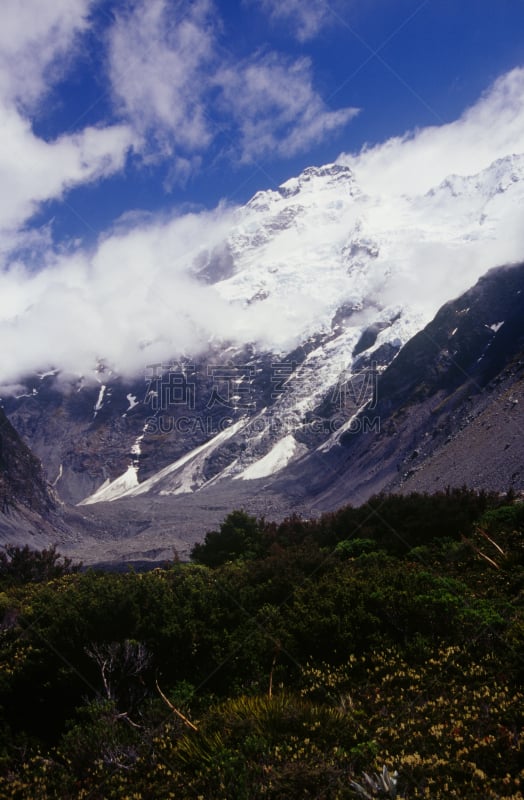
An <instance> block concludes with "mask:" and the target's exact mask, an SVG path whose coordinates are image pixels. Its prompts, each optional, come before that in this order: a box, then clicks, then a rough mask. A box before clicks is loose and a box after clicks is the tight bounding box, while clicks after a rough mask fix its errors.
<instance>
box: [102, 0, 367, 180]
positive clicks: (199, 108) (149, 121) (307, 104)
mask: <svg viewBox="0 0 524 800" xmlns="http://www.w3.org/2000/svg"><path fill="white" fill-rule="evenodd" d="M219 29H220V18H219V17H218V15H217V13H216V11H215V9H214V7H213V5H212V3H211V0H197V2H195V3H193V4H191V5H187V4H184V3H181V4H179V5H176V6H174V5H172V4H170V3H169V2H168V0H147V2H145V0H143V1H142V2H139V3H137V4H136V5H134V6H133V8H132V11H131V12H129V13H127V14H125V15H121V16H119V17H118V18H117V21H116V24H115V25H114V27H113V29H112V31H111V33H110V36H109V52H110V76H111V82H112V87H113V93H114V95H115V98H116V100H117V103H118V107H119V109H120V111H121V113H122V114H123V115H124V117H125V118H127V119H129V120H130V121H131V122H132V124H133V125H134V126H135V128H137V129H138V130H139V131H140V132H141V133H142V135H143V137H144V140H147V139H148V138H149V140H151V138H152V139H153V140H154V146H155V147H156V148H157V150H159V151H160V153H161V154H162V155H164V156H165V155H167V154H171V153H173V152H174V153H175V154H176V155H177V157H179V158H182V159H185V161H181V162H180V165H181V166H182V167H183V169H182V174H183V175H184V176H185V177H187V169H185V167H188V166H190V165H191V160H190V159H188V156H191V155H194V154H203V153H205V152H206V151H207V150H208V149H209V148H210V146H211V145H212V144H213V143H214V142H215V141H216V140H217V139H218V138H219V137H220V135H221V134H222V133H223V132H224V131H225V132H226V136H228V137H229V139H230V141H231V143H232V144H231V148H230V155H231V156H232V158H233V159H234V158H237V157H238V155H240V159H241V160H242V161H249V160H252V159H254V158H257V157H259V156H262V155H265V156H267V155H270V154H271V155H273V156H276V157H288V156H293V155H296V154H297V153H299V152H304V151H305V150H307V149H308V147H311V146H312V145H314V144H317V143H318V142H320V141H322V140H323V139H325V138H326V137H327V136H328V135H329V134H330V133H331V132H332V131H334V130H338V129H340V128H342V127H343V126H344V125H346V124H347V123H348V122H349V121H350V120H351V119H352V117H353V116H354V115H355V114H356V110H355V109H350V108H345V109H340V110H335V111H332V110H330V109H329V108H328V107H327V106H326V104H325V103H324V101H323V100H322V98H321V96H320V95H319V93H318V92H317V91H316V90H315V88H314V86H313V75H312V68H311V63H310V61H309V60H307V59H304V58H302V59H298V60H295V61H293V60H291V59H289V58H286V57H284V56H282V55H280V54H277V53H275V52H270V53H265V54H255V55H254V56H252V57H251V58H248V59H245V60H242V61H235V60H234V58H233V56H232V55H231V54H230V53H228V52H226V51H225V50H223V49H222V48H220V46H219V39H218V33H219ZM150 143H151V142H150Z"/></svg>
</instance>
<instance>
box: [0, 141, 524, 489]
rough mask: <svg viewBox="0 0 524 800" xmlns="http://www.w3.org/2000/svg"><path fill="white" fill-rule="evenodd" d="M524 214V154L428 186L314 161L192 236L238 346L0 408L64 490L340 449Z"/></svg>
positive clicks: (239, 479)
mask: <svg viewBox="0 0 524 800" xmlns="http://www.w3.org/2000/svg"><path fill="white" fill-rule="evenodd" d="M523 212H524V155H514V156H508V157H507V158H505V159H502V160H499V161H497V162H495V163H494V164H492V165H491V166H490V167H489V168H487V169H486V170H484V171H483V172H481V173H480V174H478V175H474V176H457V175H453V176H449V177H448V178H447V179H446V180H445V181H444V182H442V183H441V184H440V185H439V186H436V187H434V188H432V189H431V190H430V191H429V192H427V193H426V194H424V195H423V196H408V195H402V196H394V195H380V196H377V195H372V194H367V193H366V191H365V187H362V186H359V182H358V175H355V174H354V173H353V172H352V170H351V169H350V168H349V167H347V166H345V165H343V164H331V165H327V166H324V167H320V168H316V167H312V168H310V169H307V170H305V171H304V172H303V173H302V174H301V175H300V176H298V177H297V178H293V179H291V180H289V181H287V182H286V183H284V184H282V186H280V187H278V189H276V190H274V191H265V192H260V193H258V194H257V195H255V196H254V197H253V198H252V200H251V201H250V202H249V203H248V204H247V205H246V206H244V207H243V208H241V209H238V210H237V211H236V212H235V214H234V219H233V223H232V225H231V228H230V229H229V231H228V232H227V234H226V235H225V237H224V239H223V241H221V243H220V244H219V245H216V244H215V245H214V246H213V247H208V246H207V245H206V243H205V242H203V243H202V246H201V247H200V248H199V247H195V252H194V254H193V256H192V259H191V262H190V263H188V264H187V269H188V271H189V272H190V273H191V274H192V275H193V277H194V278H196V279H197V280H198V281H200V282H201V283H204V284H208V285H211V286H212V287H213V291H214V292H216V296H217V297H218V298H220V301H221V308H222V309H227V313H228V314H229V315H230V320H229V322H230V325H229V328H230V331H231V336H230V340H229V341H227V342H225V341H223V340H221V339H218V338H217V339H216V340H214V341H212V342H210V343H209V347H208V350H207V351H206V352H199V353H194V354H187V353H186V354H183V355H181V354H180V353H173V358H172V359H171V360H169V361H168V362H163V363H158V364H155V365H151V364H144V372H143V373H142V374H141V375H139V376H138V377H137V378H136V380H133V381H128V380H123V379H122V378H120V377H119V376H118V375H115V374H114V373H112V372H111V370H110V369H109V368H108V367H107V366H104V364H103V362H101V364H100V366H99V369H98V373H97V382H96V385H95V384H93V383H92V382H91V383H89V382H86V381H84V380H83V379H82V378H81V377H80V376H69V377H66V376H63V375H62V376H60V375H56V374H51V373H45V374H41V375H39V376H36V377H33V378H30V379H28V380H27V382H26V387H25V389H24V390H23V391H18V392H17V395H15V396H12V395H11V396H7V392H6V391H4V392H2V394H3V396H4V405H5V407H6V410H7V411H8V413H9V415H10V417H11V419H12V421H13V422H14V424H15V426H16V427H17V428H18V430H19V431H20V432H21V433H22V434H23V436H24V437H25V438H26V440H27V441H28V442H29V443H30V445H31V446H32V448H33V449H34V451H35V452H36V453H37V455H39V457H40V458H41V459H42V461H43V463H44V465H45V467H46V469H47V474H48V477H49V479H50V481H51V483H53V485H54V486H55V489H56V491H57V492H58V493H59V494H60V495H61V496H62V497H63V498H64V499H65V500H66V501H68V502H70V503H85V504H92V503H97V502H104V501H114V500H117V499H119V498H122V497H127V498H130V497H136V498H139V497H142V498H147V497H156V496H162V497H166V496H173V497H175V496H179V495H182V494H191V493H194V492H198V491H200V490H201V489H202V488H204V487H208V488H209V487H211V486H215V487H216V486H219V485H221V484H225V483H228V485H229V484H230V485H231V486H235V485H236V486H239V485H240V484H241V483H246V482H249V481H253V480H259V479H265V478H270V477H271V478H272V477H274V476H275V475H276V474H278V473H280V472H282V471H283V470H285V468H288V467H290V465H293V464H294V463H298V462H299V461H300V460H301V459H304V458H306V457H307V456H308V454H311V453H315V452H318V453H325V452H328V451H329V450H330V449H332V447H334V446H336V445H338V443H339V442H340V440H341V437H343V436H344V434H345V433H346V432H347V431H348V430H350V429H351V426H352V424H354V421H355V420H358V419H360V417H359V412H361V411H362V409H363V408H364V407H366V406H367V407H368V408H372V407H373V404H374V403H375V401H376V398H375V394H376V385H377V380H378V379H379V376H380V375H381V373H382V372H383V371H384V370H385V369H386V368H387V367H388V365H389V364H391V363H392V361H393V360H394V358H395V357H396V355H397V354H398V352H399V350H400V349H401V348H402V347H403V345H405V344H406V343H407V342H408V341H409V340H410V339H411V338H412V337H413V336H414V335H415V334H416V333H417V331H420V330H421V329H422V328H423V326H424V325H426V324H427V323H428V322H429V321H430V320H431V319H432V317H433V316H434V314H435V313H436V311H437V310H438V308H439V306H440V305H441V304H442V303H443V302H444V301H446V300H449V299H450V298H451V297H455V296H457V295H459V294H460V293H461V292H462V291H465V290H466V289H467V288H468V287H469V286H470V285H472V284H473V283H474V282H475V280H476V279H477V278H478V277H479V276H480V275H481V274H483V273H484V272H485V271H486V269H488V268H489V267H491V266H493V265H494V264H496V263H503V262H504V261H507V260H508V259H510V258H511V257H512V254H513V252H514V251H516V250H517V249H518V242H517V241H516V238H517V237H516V236H515V221H516V220H517V218H522V215H523ZM509 233H511V235H509ZM522 246H523V248H524V241H523V242H522ZM222 327H223V328H224V327H227V326H222Z"/></svg>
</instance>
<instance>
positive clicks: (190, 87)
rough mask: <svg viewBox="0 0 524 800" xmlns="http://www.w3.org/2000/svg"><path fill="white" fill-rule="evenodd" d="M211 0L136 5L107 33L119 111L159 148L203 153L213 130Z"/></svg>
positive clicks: (150, 1) (151, 1) (152, 0)
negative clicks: (209, 94)
mask: <svg viewBox="0 0 524 800" xmlns="http://www.w3.org/2000/svg"><path fill="white" fill-rule="evenodd" d="M210 10H211V7H210V3H209V2H208V0H196V2H195V3H193V4H192V5H189V6H187V5H186V4H183V3H180V4H178V5H177V6H173V5H170V4H169V3H168V2H166V0H147V2H146V1H144V2H140V3H137V4H136V5H135V6H134V7H133V9H132V10H131V11H130V12H128V13H127V14H122V15H120V16H118V17H117V21H116V23H115V25H114V26H113V28H112V30H111V31H110V35H109V58H110V78H111V83H112V87H113V93H114V95H115V97H116V100H117V103H118V106H119V108H120V110H121V112H122V113H123V114H124V115H125V116H126V117H128V118H130V119H131V120H132V122H133V124H134V125H135V126H136V127H137V128H138V130H139V131H141V132H142V133H143V134H144V135H145V134H146V133H148V132H151V130H152V129H153V130H154V134H155V137H156V139H157V145H158V143H159V140H160V143H163V144H164V145H165V146H166V147H167V150H168V151H169V150H170V149H171V143H172V142H174V143H175V144H176V145H179V146H181V147H183V148H184V149H185V150H186V151H189V152H193V151H196V150H201V149H205V148H206V147H207V146H208V145H209V143H210V141H211V139H212V135H213V134H212V130H211V128H210V124H209V120H208V118H207V115H206V99H205V97H206V94H207V91H208V88H209V78H208V69H209V67H210V65H211V64H212V63H213V61H214V60H215V52H214V51H215V33H214V25H213V20H212V18H211V14H210Z"/></svg>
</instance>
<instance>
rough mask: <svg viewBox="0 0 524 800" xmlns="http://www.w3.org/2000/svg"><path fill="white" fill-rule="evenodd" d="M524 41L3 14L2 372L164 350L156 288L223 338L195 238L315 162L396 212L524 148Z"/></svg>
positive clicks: (494, 35) (408, 4) (202, 0)
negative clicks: (198, 268)
mask: <svg viewBox="0 0 524 800" xmlns="http://www.w3.org/2000/svg"><path fill="white" fill-rule="evenodd" d="M523 33H524V0H496V2H495V1H494V0H491V2H488V1H487V0H285V2H283V1H282V0H228V2H226V1H225V0H2V3H1V6H0V141H1V147H0V187H1V191H0V340H1V341H2V345H3V352H4V359H3V363H2V364H0V373H1V374H0V378H1V377H2V375H4V377H5V376H7V377H8V378H9V379H10V380H13V379H14V378H15V377H16V376H20V375H22V374H25V373H26V372H27V371H28V370H30V369H35V368H37V367H39V366H40V365H42V366H43V365H44V364H43V362H44V361H45V362H46V364H47V365H51V366H52V365H53V363H58V362H60V361H62V362H63V363H64V364H66V366H67V368H68V369H73V367H74V365H75V364H79V365H80V366H79V369H83V370H87V369H88V368H89V365H90V364H91V363H92V362H93V361H96V358H99V357H105V356H106V355H107V354H106V353H104V352H103V351H104V349H105V348H106V347H107V345H108V343H109V342H111V343H112V342H114V341H116V345H115V347H114V352H115V363H116V362H118V360H119V359H120V360H122V358H124V357H125V358H127V354H128V353H130V352H131V351H133V353H134V356H133V358H130V366H129V365H128V368H129V369H132V368H136V365H137V364H138V362H139V360H140V358H142V351H143V348H144V346H145V345H144V342H146V343H147V342H151V341H156V339H157V338H158V339H162V341H164V342H165V351H166V355H169V353H170V351H169V348H173V347H174V346H176V337H175V338H173V336H174V334H173V336H171V334H170V332H169V331H170V325H171V320H172V318H173V307H172V299H171V298H167V296H166V297H163V296H162V292H161V286H162V285H163V282H165V284H166V285H169V286H170V287H171V291H172V294H173V293H174V294H175V295H176V296H177V297H178V296H179V298H180V299H179V301H178V306H177V308H178V309H179V310H180V311H181V313H185V311H184V309H185V308H186V307H187V306H188V304H191V303H192V305H193V306H194V307H198V308H200V309H201V312H199V313H200V316H198V318H195V319H194V320H193V321H192V324H193V323H194V327H195V329H196V328H198V329H199V330H200V329H203V330H204V331H205V335H206V336H208V337H209V336H211V335H213V331H212V330H211V329H210V326H211V328H212V325H213V324H215V323H216V324H218V322H217V315H216V314H215V315H213V314H210V313H209V309H210V308H211V307H212V306H213V303H215V307H216V308H221V309H222V310H221V313H222V316H224V317H226V318H228V312H227V310H226V309H225V308H224V307H222V306H221V305H220V303H219V302H218V301H217V299H216V297H211V296H207V295H206V296H204V295H203V294H202V292H201V291H200V289H198V290H197V289H196V288H195V286H194V285H193V284H192V283H191V274H192V273H191V265H192V264H193V263H194V259H195V257H196V256H195V242H196V243H197V244H198V242H201V243H202V248H207V249H208V250H209V252H211V251H212V249H213V248H214V247H218V246H219V243H220V242H223V241H225V240H226V239H227V236H228V231H229V230H230V227H231V225H232V224H234V209H235V208H236V207H238V206H241V205H242V204H244V203H245V202H246V201H247V200H248V199H249V198H250V197H251V196H252V195H254V194H255V193H256V192H257V191H259V190H263V189H269V188H275V187H276V186H278V185H279V184H280V183H282V182H283V181H285V180H286V179H288V178H290V177H292V176H294V175H297V174H299V173H300V172H301V171H302V170H303V169H304V168H305V167H307V166H310V165H315V164H316V165H322V164H326V163H329V162H332V161H335V160H339V161H340V162H341V163H345V164H348V165H349V166H351V167H352V169H353V170H354V172H355V175H356V179H357V181H358V182H359V185H361V188H362V189H363V191H364V192H368V193H369V194H370V195H376V196H377V197H379V196H380V197H385V196H386V195H388V196H390V201H389V202H390V207H391V208H394V207H395V202H396V201H395V198H396V197H401V196H403V195H404V194H406V193H408V194H410V195H411V196H420V195H423V194H424V193H425V192H427V191H428V190H429V189H431V188H432V187H434V186H437V185H439V183H441V182H442V181H443V180H444V179H445V178H446V177H447V176H448V175H450V174H459V175H465V176H466V175H475V174H477V173H479V172H480V171H482V170H485V169H486V168H487V167H489V165H490V164H492V163H493V162H494V161H496V160H497V159H500V158H502V157H504V156H506V155H508V154H511V153H522V152H523V151H524V36H523ZM388 214H389V212H388V213H386V214H385V218H387V217H388ZM512 219H513V218H512ZM507 224H508V225H509V223H507ZM512 224H513V223H512ZM513 227H515V226H514V225H513ZM519 227H521V226H519ZM500 237H501V238H500V240H501V241H502V238H503V237H502V234H500ZM495 238H496V237H495ZM505 238H506V239H507V238H508V237H507V235H506V236H505ZM510 238H511V239H512V241H513V237H510ZM496 241H497V242H498V241H499V240H498V239H496ZM517 244H518V243H517V242H516V241H515V248H516V247H517ZM513 252H514V251H513V250H511V253H513ZM515 252H517V250H516V249H515ZM519 252H520V251H519ZM115 253H116V256H115ZM501 253H502V251H501ZM159 254H160V255H159ZM502 257H503V256H502V254H501V255H500V258H502ZM504 257H508V254H507V252H504ZM519 257H520V256H519ZM498 258H499V255H498V254H497V252H496V251H493V259H494V262H495V263H496V260H497V259H498ZM173 264H176V266H173ZM173 276H175V277H173ZM133 282H135V283H136V282H139V283H140V284H141V285H142V292H141V293H138V292H135V294H132V293H130V298H131V299H130V300H129V302H128V303H127V304H126V303H124V300H123V299H122V298H125V297H127V295H128V292H127V287H129V286H131V284H132V283H133ZM443 285H444V287H445V286H446V285H447V283H446V280H443ZM117 287H119V289H118V290H117ZM206 291H207V289H206ZM131 294H132V297H131ZM152 297H153V298H155V300H154V303H155V304H154V306H153V307H154V309H155V311H154V315H151V307H152V303H151V299H150V298H152ZM439 297H440V295H439ZM168 300H169V302H168ZM126 302H127V301H126ZM170 303H171V305H170ZM164 306H165V307H164ZM305 307H306V306H305ZM159 309H161V310H162V314H163V315H164V316H163V317H162V318H163V319H164V320H165V324H164V327H163V329H162V332H161V334H160V333H159V332H158V331H157V330H155V326H156V325H157V321H158V319H160V317H161V316H162V314H161V313H160V311H159ZM217 313H218V312H217ZM117 317H118V319H119V320H121V319H128V320H130V322H129V326H128V327H127V328H125V326H124V323H122V325H121V326H120V327H121V329H120V330H119V333H118V334H117V333H115V331H114V330H110V326H109V321H111V320H113V321H114V319H116V318H117ZM137 319H140V320H142V322H143V325H142V328H143V330H142V331H141V332H140V333H137V330H136V325H137ZM265 327H267V325H266V326H265ZM246 331H247V333H246V334H245V335H246V336H247V338H248V339H249V335H250V334H249V330H248V329H247V328H246ZM221 333H222V335H224V336H225V337H226V338H227V336H228V335H229V332H228V331H227V330H226V329H224V330H222V331H221ZM170 337H171V338H170ZM204 338H205V337H204ZM117 345H118V346H117ZM49 353H51V354H52V355H49ZM125 358H124V360H125ZM131 362H132V363H131ZM126 368H127V367H126Z"/></svg>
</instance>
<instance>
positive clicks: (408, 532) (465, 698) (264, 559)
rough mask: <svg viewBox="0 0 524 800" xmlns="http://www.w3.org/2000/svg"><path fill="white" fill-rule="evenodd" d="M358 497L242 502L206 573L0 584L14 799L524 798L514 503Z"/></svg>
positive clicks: (1, 782)
mask: <svg viewBox="0 0 524 800" xmlns="http://www.w3.org/2000/svg"><path fill="white" fill-rule="evenodd" d="M381 503H382V505H381ZM461 503H463V506H461ZM364 509H365V510H364V511H363V510H362V509H351V508H350V509H342V510H341V511H340V512H337V513H336V514H330V515H325V516H324V517H321V518H320V519H318V520H310V521H302V520H300V519H299V518H298V517H292V518H289V519H288V520H285V521H284V522H283V523H282V524H281V525H276V524H274V523H266V522H264V521H260V520H259V521H256V520H254V519H253V518H250V517H248V516H247V515H245V514H244V513H243V512H234V513H233V514H231V515H229V517H228V518H227V520H225V521H224V523H223V526H221V529H220V531H218V532H214V533H213V534H209V535H208V537H207V538H206V542H205V543H204V544H203V545H202V547H201V549H200V550H198V549H197V553H200V555H201V556H202V558H201V559H200V560H201V563H200V564H185V565H184V564H180V563H175V564H173V565H172V566H171V567H169V568H167V569H157V570H153V571H152V572H149V573H144V574H137V573H133V572H129V573H126V574H108V573H96V572H93V571H88V572H84V573H80V572H78V571H74V572H71V573H69V574H63V572H62V573H61V574H58V575H55V574H52V575H51V576H50V577H49V579H46V578H43V579H42V580H39V581H35V580H33V579H31V578H29V579H28V580H25V579H24V581H20V579H19V576H20V574H21V573H20V571H19V572H18V577H17V578H16V579H15V580H11V578H10V577H6V579H5V582H4V583H3V587H2V588H3V591H2V592H1V593H0V617H1V624H0V659H1V661H2V665H3V669H2V672H1V673H0V797H2V798H4V797H5V798H6V800H9V799H13V800H14V798H17V800H25V798H38V800H46V799H47V798H60V800H69V799H71V800H73V798H75V800H76V798H80V800H81V799H82V798H85V799H86V800H87V798H90V800H97V798H100V800H101V799H102V798H104V800H112V799H113V798H114V799H115V800H116V799H117V798H118V800H124V798H134V800H149V799H150V798H151V799H153V798H155V799H156V798H158V800H160V798H162V800H164V798H176V800H186V799H187V800H189V798H191V800H194V798H198V797H202V798H206V800H207V798H210V799H212V800H222V799H223V800H226V798H227V799H228V800H229V798H232V797H234V798H238V799H239V800H242V798H246V800H247V798H249V800H258V798H260V800H262V798H264V800H267V798H274V800H277V798H278V800H281V799H282V798H290V799H291V798H296V797H303V798H308V797H310V798H318V797H322V798H332V800H345V799H346V798H348V799H349V798H358V797H388V796H389V797H394V796H396V797H397V798H398V800H412V799H413V798H431V799H432V800H440V798H442V799H444V798H446V800H447V798H465V799H466V800H470V799H471V800H473V798H478V797H482V798H484V800H495V798H496V799H497V800H517V798H519V797H521V795H520V794H519V785H520V783H521V782H522V778H523V777H524V773H523V772H522V771H521V770H522V767H523V763H524V762H523V758H522V756H523V753H522V729H523V722H524V696H523V693H522V688H521V687H522V683H523V677H524V669H523V666H522V665H523V663H524V660H523V655H524V608H523V607H524V557H523V553H524V546H523V545H524V537H523V533H524V530H523V529H522V523H521V520H522V517H521V509H522V506H520V505H519V504H518V503H515V502H513V503H510V504H508V502H507V499H505V498H504V499H502V500H501V499H499V498H495V497H494V496H488V495H475V494H474V493H468V492H464V491H462V490H461V491H460V492H457V493H448V494H446V493H442V494H441V495H439V496H436V497H435V498H427V497H425V496H415V495H411V496H409V497H407V498H394V499H391V498H381V499H377V498H375V499H373V500H372V501H370V503H368V504H366V506H365V507H364ZM402 509H404V515H403V513H402ZM437 511H438V514H437ZM428 514H429V515H431V519H426V515H428ZM440 525H441V526H442V528H441V527H439V526H440ZM46 559H48V556H45V558H44V557H42V559H41V561H45V560H46ZM53 559H54V563H55V564H59V565H62V566H63V562H62V561H61V560H60V557H59V556H58V554H57V553H56V552H54V553H53ZM29 560H30V561H32V562H36V563H39V562H38V558H36V557H34V556H33V555H31V557H30V559H29ZM203 562H206V564H209V565H211V564H216V566H208V565H205V564H204V563H203ZM70 566H71V565H70V564H68V565H67V568H68V569H69V568H70ZM25 574H26V575H27V574H28V573H25ZM11 577H12V576H11ZM396 773H398V775H397V774H396Z"/></svg>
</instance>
